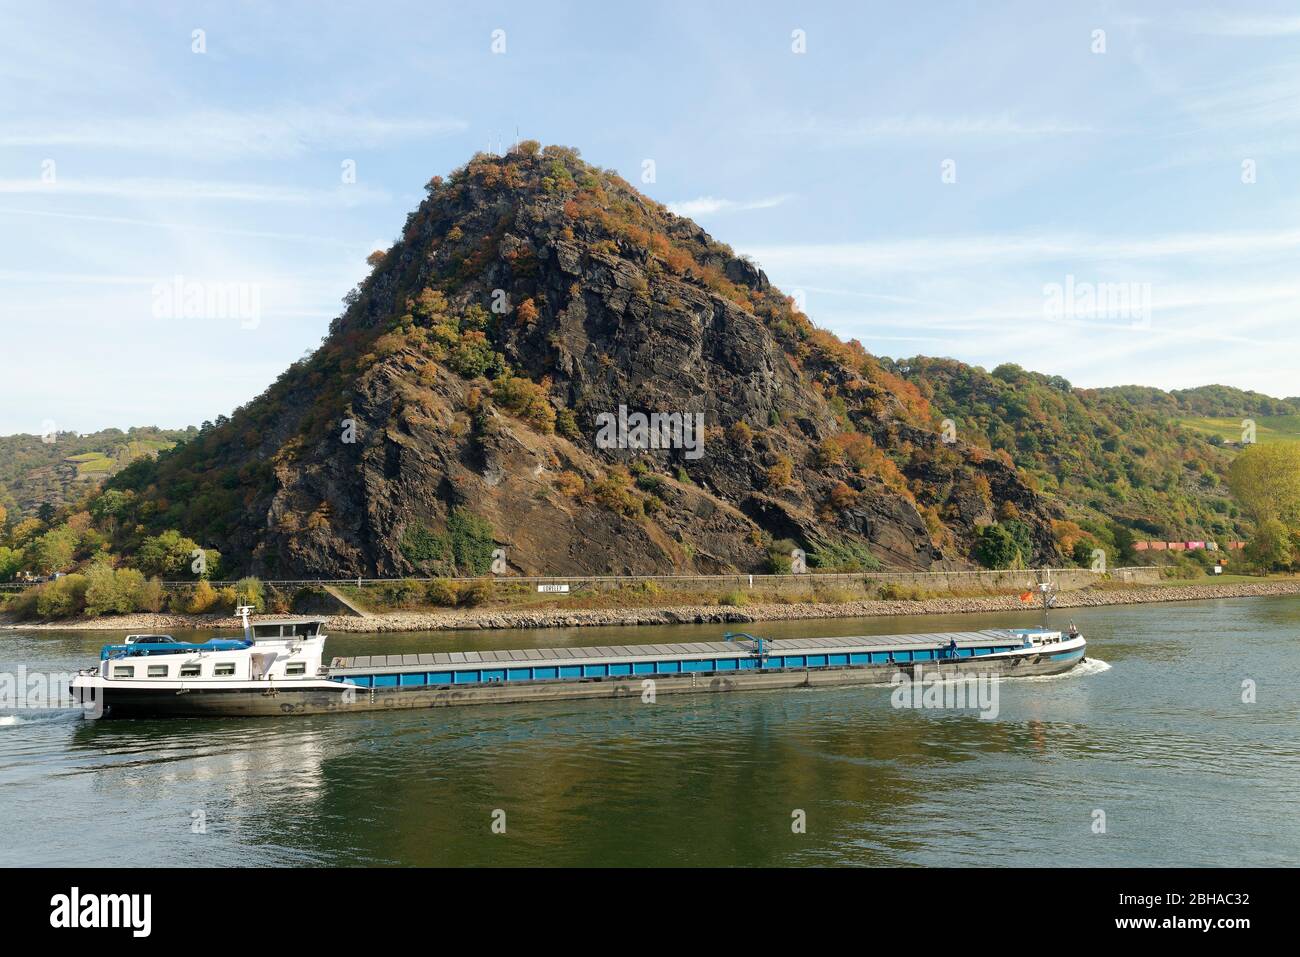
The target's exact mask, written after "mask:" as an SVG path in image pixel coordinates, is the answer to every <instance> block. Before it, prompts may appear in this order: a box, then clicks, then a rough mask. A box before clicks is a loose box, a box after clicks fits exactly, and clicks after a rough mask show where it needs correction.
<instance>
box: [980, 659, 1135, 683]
mask: <svg viewBox="0 0 1300 957" xmlns="http://www.w3.org/2000/svg"><path fill="white" fill-rule="evenodd" d="M1104 671H1110V664H1109V663H1107V662H1105V661H1102V660H1101V659H1100V658H1088V659H1086V660H1084V661H1081V662H1079V663H1078V664H1077V665H1075V666H1074V667H1073V668H1071V669H1070V670H1069V671H1062V672H1061V673H1060V674H1057V675H1026V676H1025V677H1023V678H1015V677H1008V678H1005V679H1004V680H1006V681H1060V680H1062V679H1063V678H1086V677H1088V676H1089V675H1099V674H1101V673H1102V672H1104Z"/></svg>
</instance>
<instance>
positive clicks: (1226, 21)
mask: <svg viewBox="0 0 1300 957" xmlns="http://www.w3.org/2000/svg"><path fill="white" fill-rule="evenodd" d="M1182 23H1183V24H1184V29H1186V30H1188V31H1190V32H1192V33H1205V34H1209V35H1211V36H1220V37H1285V36H1294V35H1295V34H1297V33H1300V17H1269V16H1251V15H1249V14H1246V15H1237V14H1214V15H1208V14H1206V15H1199V16H1193V17H1188V18H1186V19H1184V20H1183V21H1182Z"/></svg>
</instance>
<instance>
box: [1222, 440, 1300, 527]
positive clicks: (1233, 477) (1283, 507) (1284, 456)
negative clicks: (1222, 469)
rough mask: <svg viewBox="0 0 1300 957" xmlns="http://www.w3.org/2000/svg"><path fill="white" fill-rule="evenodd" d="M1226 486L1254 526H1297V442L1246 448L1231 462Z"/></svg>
mask: <svg viewBox="0 0 1300 957" xmlns="http://www.w3.org/2000/svg"><path fill="white" fill-rule="evenodd" d="M1228 486H1229V488H1231V489H1232V494H1233V495H1235V496H1236V497H1237V501H1239V502H1240V503H1241V507H1242V509H1243V510H1244V511H1245V513H1246V514H1247V515H1248V516H1250V518H1251V519H1252V520H1253V521H1254V522H1255V524H1256V525H1261V524H1263V523H1264V522H1265V521H1267V520H1268V519H1270V518H1276V519H1278V520H1279V521H1281V522H1282V524H1283V525H1285V526H1286V527H1287V528H1295V527H1296V526H1297V525H1300V442H1277V443H1274V444H1270V445H1252V446H1250V447H1248V448H1247V449H1246V450H1245V451H1244V452H1242V453H1241V454H1240V455H1238V456H1237V457H1236V458H1235V459H1233V462H1232V466H1231V467H1230V468H1229V469H1228Z"/></svg>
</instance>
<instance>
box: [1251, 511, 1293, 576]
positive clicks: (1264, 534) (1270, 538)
mask: <svg viewBox="0 0 1300 957" xmlns="http://www.w3.org/2000/svg"><path fill="white" fill-rule="evenodd" d="M1245 554H1246V561H1248V562H1250V563H1251V564H1252V565H1254V566H1255V567H1256V568H1258V569H1260V570H1261V571H1266V572H1267V571H1273V570H1275V569H1280V568H1287V567H1289V566H1290V565H1291V563H1292V562H1293V561H1294V559H1295V543H1294V541H1293V536H1292V533H1291V531H1290V530H1289V529H1288V528H1287V527H1286V525H1284V524H1283V523H1282V520H1281V519H1277V518H1266V519H1264V521H1262V522H1260V523H1259V524H1258V525H1256V526H1255V534H1254V535H1252V536H1251V538H1250V541H1249V542H1247V543H1246V548H1245Z"/></svg>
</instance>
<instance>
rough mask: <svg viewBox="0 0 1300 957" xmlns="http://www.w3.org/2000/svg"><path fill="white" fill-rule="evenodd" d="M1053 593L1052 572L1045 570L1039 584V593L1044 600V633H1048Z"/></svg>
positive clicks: (1048, 569)
mask: <svg viewBox="0 0 1300 957" xmlns="http://www.w3.org/2000/svg"><path fill="white" fill-rule="evenodd" d="M1051 591H1052V570H1051V569H1050V568H1044V569H1043V580H1042V581H1040V582H1039V583H1038V593H1039V594H1040V595H1041V596H1042V600H1043V631H1047V611H1048V609H1049V608H1051V607H1052V605H1051V601H1050V595H1051Z"/></svg>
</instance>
